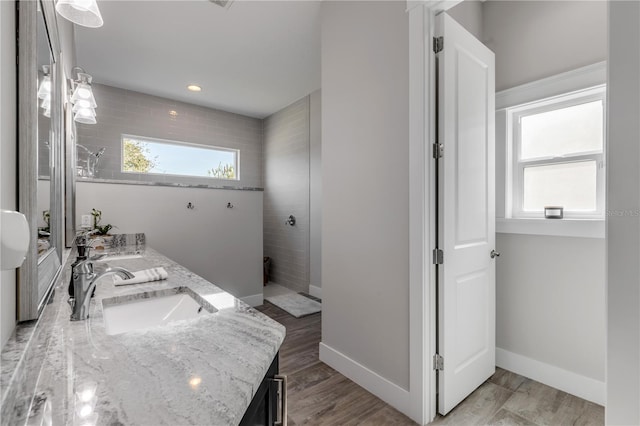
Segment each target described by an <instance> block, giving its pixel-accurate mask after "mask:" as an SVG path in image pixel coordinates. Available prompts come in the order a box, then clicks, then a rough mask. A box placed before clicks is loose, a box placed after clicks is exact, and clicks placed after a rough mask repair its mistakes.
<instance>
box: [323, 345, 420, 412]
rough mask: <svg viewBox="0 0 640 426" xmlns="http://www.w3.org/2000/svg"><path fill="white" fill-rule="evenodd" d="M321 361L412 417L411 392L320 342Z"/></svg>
mask: <svg viewBox="0 0 640 426" xmlns="http://www.w3.org/2000/svg"><path fill="white" fill-rule="evenodd" d="M320 361H322V362H324V363H325V364H327V365H328V366H329V367H331V368H333V369H334V370H337V371H338V372H340V373H341V374H342V375H343V376H346V377H347V378H349V379H351V380H353V381H354V382H356V383H357V384H358V385H360V386H362V387H363V388H365V389H366V390H368V391H369V392H371V393H372V394H374V395H375V396H377V397H378V398H380V399H381V400H383V401H384V402H386V403H387V404H389V405H391V406H393V407H394V408H395V409H397V410H398V411H400V412H402V413H404V414H406V415H407V416H409V417H411V413H410V407H411V399H410V394H409V391H407V390H405V389H403V388H401V387H400V386H398V385H396V384H395V383H392V382H390V381H389V380H387V379H385V378H384V377H382V376H380V375H379V374H377V373H376V372H374V371H371V370H369V369H368V368H367V367H365V366H364V365H362V364H359V363H358V362H356V361H354V360H353V359H351V358H349V357H348V356H346V355H344V354H343V353H340V352H338V351H337V350H335V349H333V348H332V347H330V346H327V345H325V344H324V343H322V342H320Z"/></svg>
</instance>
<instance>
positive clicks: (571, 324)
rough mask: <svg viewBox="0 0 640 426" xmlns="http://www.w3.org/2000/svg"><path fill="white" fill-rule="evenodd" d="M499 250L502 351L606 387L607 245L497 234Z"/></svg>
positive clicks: (498, 325) (498, 326)
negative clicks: (570, 372)
mask: <svg viewBox="0 0 640 426" xmlns="http://www.w3.org/2000/svg"><path fill="white" fill-rule="evenodd" d="M496 247H497V251H499V252H500V253H501V256H500V259H499V261H498V265H499V266H498V267H497V271H496V273H497V280H496V285H497V288H496V346H498V347H499V348H502V349H505V350H507V351H510V352H514V353H517V354H520V355H524V356H526V357H528V358H531V359H535V360H537V361H540V362H543V363H546V364H551V365H554V366H556V367H560V368H562V369H564V370H568V371H572V372H574V373H577V374H580V375H582V376H586V377H590V378H592V379H595V380H598V381H600V382H604V363H605V285H604V275H605V263H604V258H605V243H604V240H602V239H595V238H569V237H552V236H540V235H517V234H498V235H497V239H496Z"/></svg>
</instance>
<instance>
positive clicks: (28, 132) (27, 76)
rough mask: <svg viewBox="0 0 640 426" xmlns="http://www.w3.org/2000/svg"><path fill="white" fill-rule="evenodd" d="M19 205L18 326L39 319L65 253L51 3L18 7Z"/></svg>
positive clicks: (58, 78)
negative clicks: (23, 239) (25, 228)
mask: <svg viewBox="0 0 640 426" xmlns="http://www.w3.org/2000/svg"><path fill="white" fill-rule="evenodd" d="M18 32H19V34H18V36H19V43H18V123H19V124H18V126H19V127H18V135H19V136H18V158H19V165H18V180H19V184H18V185H19V188H18V205H19V209H20V211H21V212H22V213H24V214H25V216H26V217H27V220H28V222H29V226H30V228H31V244H30V246H29V251H28V253H27V256H26V259H25V261H24V263H23V265H22V267H20V269H19V270H18V320H19V321H25V320H31V319H35V318H37V317H38V315H39V313H40V311H41V310H42V308H43V307H44V303H45V300H46V297H47V296H48V295H49V293H50V291H51V288H52V286H53V283H54V281H55V279H56V277H57V276H58V274H59V273H60V270H61V262H62V249H63V242H62V241H63V230H64V228H63V221H62V220H63V197H62V195H63V188H62V182H63V172H64V163H63V136H64V135H63V133H64V127H63V101H62V100H63V93H62V87H63V85H62V80H63V78H62V67H61V61H60V42H59V36H58V28H57V22H56V17H55V9H54V3H53V1H51V0H38V1H28V0H27V1H19V2H18Z"/></svg>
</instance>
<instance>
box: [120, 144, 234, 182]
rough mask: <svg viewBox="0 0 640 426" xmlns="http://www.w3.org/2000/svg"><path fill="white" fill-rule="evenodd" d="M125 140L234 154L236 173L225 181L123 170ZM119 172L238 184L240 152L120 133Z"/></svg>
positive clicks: (215, 178)
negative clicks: (232, 177)
mask: <svg viewBox="0 0 640 426" xmlns="http://www.w3.org/2000/svg"><path fill="white" fill-rule="evenodd" d="M125 139H131V140H135V141H140V142H152V143H160V144H165V145H178V146H188V147H193V148H201V149H208V150H211V151H224V152H231V153H234V154H235V156H234V158H235V164H234V167H235V171H236V177H235V178H234V179H225V178H217V177H213V176H197V175H182V174H177V173H154V172H134V171H128V170H124V140H125ZM120 172H121V173H126V174H136V175H151V176H176V177H182V178H191V179H213V180H217V181H224V182H239V181H240V150H239V149H235V148H226V147H221V146H215V145H204V144H197V143H191V142H183V141H176V140H171V139H161V138H154V137H148V136H137V135H132V134H127V133H122V134H121V135H120Z"/></svg>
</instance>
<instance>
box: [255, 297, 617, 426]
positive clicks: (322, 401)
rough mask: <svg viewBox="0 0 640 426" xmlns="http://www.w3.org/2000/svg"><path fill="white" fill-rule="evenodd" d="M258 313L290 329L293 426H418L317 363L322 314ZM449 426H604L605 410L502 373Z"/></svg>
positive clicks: (444, 420) (284, 369)
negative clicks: (295, 315)
mask: <svg viewBox="0 0 640 426" xmlns="http://www.w3.org/2000/svg"><path fill="white" fill-rule="evenodd" d="M256 309H258V310H259V311H261V312H263V313H264V314H265V315H268V316H269V317H271V318H273V319H274V320H276V321H278V322H279V323H281V324H283V325H284V326H285V327H286V328H287V337H286V338H285V341H284V343H283V344H282V347H281V348H280V372H281V374H286V375H287V376H288V380H289V383H288V401H289V407H288V408H289V416H288V421H289V425H290V426H297V425H372V426H377V425H380V426H386V425H415V423H414V422H412V421H411V419H409V418H408V417H406V416H405V415H403V414H402V413H400V412H399V411H397V410H395V409H394V408H393V407H391V406H390V405H388V404H386V403H385V402H383V401H382V400H380V399H379V398H377V397H375V396H374V395H372V394H370V393H369V392H367V391H366V390H364V389H363V388H361V387H360V386H358V385H357V384H355V383H354V382H352V381H351V380H349V379H347V378H346V377H344V376H343V375H342V374H340V373H338V372H337V371H335V370H334V369H332V368H331V367H329V366H327V365H326V364H324V363H322V362H321V361H320V360H319V359H318V344H319V343H320V339H321V328H320V326H321V325H320V323H321V314H314V315H310V316H307V317H303V318H299V319H297V318H294V317H293V316H291V315H289V314H288V313H286V312H285V311H283V310H282V309H280V308H278V307H276V306H274V305H272V304H270V303H269V302H265V304H264V305H262V306H258V307H257V308H256ZM433 424H438V425H440V424H442V425H444V424H446V425H456V426H457V425H460V426H466V425H532V426H543V425H583V426H590V425H594V426H596V425H598V426H599V425H604V408H603V407H601V406H599V405H596V404H593V403H591V402H588V401H585V400H583V399H580V398H577V397H575V396H572V395H569V394H567V393H565V392H562V391H559V390H557V389H554V388H551V387H549V386H545V385H543V384H541V383H538V382H536V381H533V380H530V379H527V378H525V377H522V376H519V375H517V374H514V373H511V372H509V371H506V370H502V369H500V368H498V369H497V371H496V374H494V375H493V376H492V377H491V378H490V379H489V380H487V381H486V382H485V383H484V384H483V385H482V386H480V387H479V388H478V389H477V390H476V391H475V392H473V393H472V394H471V395H469V396H468V397H467V399H465V400H464V401H463V402H462V403H460V405H458V406H457V407H456V408H455V409H454V410H452V411H451V412H450V413H449V414H448V415H447V416H446V417H438V418H436V420H435V422H434V423H433Z"/></svg>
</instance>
